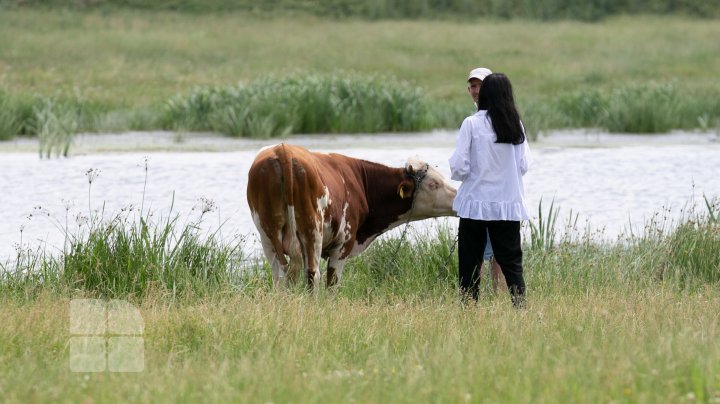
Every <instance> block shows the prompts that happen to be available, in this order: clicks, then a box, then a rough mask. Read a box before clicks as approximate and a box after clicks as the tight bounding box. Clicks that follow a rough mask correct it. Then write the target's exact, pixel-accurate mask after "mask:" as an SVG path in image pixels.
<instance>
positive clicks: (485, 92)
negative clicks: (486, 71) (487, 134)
mask: <svg viewBox="0 0 720 404" xmlns="http://www.w3.org/2000/svg"><path fill="white" fill-rule="evenodd" d="M479 110H487V112H488V118H489V119H490V122H491V123H492V127H493V130H495V134H496V135H497V141H496V143H511V144H521V143H522V142H524V141H525V133H524V132H523V127H522V124H521V123H520V113H519V112H518V111H517V108H516V107H515V98H514V97H513V91H512V84H510V79H508V78H507V76H506V75H504V74H502V73H493V74H491V75H488V76H487V77H485V79H483V82H482V88H481V90H480V98H479V99H478V111H479Z"/></svg>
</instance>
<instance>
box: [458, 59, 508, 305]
mask: <svg viewBox="0 0 720 404" xmlns="http://www.w3.org/2000/svg"><path fill="white" fill-rule="evenodd" d="M490 74H492V71H491V70H490V69H488V68H486V67H477V68H475V69H472V70H470V73H469V74H468V79H467V83H468V94H470V97H471V98H472V99H473V102H475V108H476V109H477V103H478V97H480V89H481V88H482V81H483V80H484V79H485V77H487V76H488V75H490ZM483 261H490V263H491V264H490V278H491V279H492V286H493V290H494V291H497V290H498V288H500V290H503V291H504V290H507V284H506V282H505V276H504V275H503V274H502V270H501V269H500V264H498V262H497V260H494V259H493V250H492V244H491V243H490V238H488V240H487V244H485V252H484V253H483ZM482 266H483V264H482V262H480V263H479V264H478V269H477V270H478V273H482Z"/></svg>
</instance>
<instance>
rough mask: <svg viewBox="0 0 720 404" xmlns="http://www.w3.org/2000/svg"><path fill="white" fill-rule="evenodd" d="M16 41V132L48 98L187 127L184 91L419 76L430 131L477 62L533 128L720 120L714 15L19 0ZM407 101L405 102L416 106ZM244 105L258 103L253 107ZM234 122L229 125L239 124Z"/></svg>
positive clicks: (31, 124) (129, 121) (119, 119)
mask: <svg viewBox="0 0 720 404" xmlns="http://www.w3.org/2000/svg"><path fill="white" fill-rule="evenodd" d="M679 33H681V34H679ZM0 36H1V37H3V38H12V40H10V41H3V43H2V45H1V46H0V104H3V103H4V105H5V107H4V108H3V109H4V111H6V112H4V114H0V138H8V137H12V136H13V134H14V132H24V133H31V134H37V133H39V132H40V129H38V127H42V126H43V121H42V120H41V118H38V117H37V113H36V110H42V109H43V108H44V107H43V106H44V105H46V104H47V102H48V99H51V100H53V99H59V100H60V101H57V102H56V103H57V104H63V103H66V104H69V105H70V106H69V107H65V108H60V107H59V112H57V113H56V115H58V116H60V117H61V118H60V121H63V119H62V116H66V117H67V118H66V121H69V123H67V124H64V125H62V126H65V127H68V128H69V129H60V130H59V131H60V132H62V131H63V130H65V131H92V132H105V131H122V130H129V129H141V130H148V129H158V128H167V129H174V128H178V127H181V126H182V122H178V121H177V120H176V118H175V117H176V115H173V111H172V110H170V111H168V107H167V105H168V102H169V101H170V100H171V99H173V98H175V97H176V96H179V97H180V99H183V98H189V97H190V94H191V91H193V90H194V89H209V88H223V89H232V88H233V87H234V86H237V85H238V84H241V83H244V84H252V83H257V82H258V81H259V80H268V79H274V80H277V81H280V82H281V81H282V80H283V78H284V77H287V76H288V75H291V76H293V77H300V78H302V77H305V76H308V75H315V76H320V77H343V76H348V77H352V76H356V77H360V78H361V79H360V81H361V82H362V80H363V79H362V78H363V77H377V76H380V77H383V78H384V80H386V81H387V82H388V83H395V82H397V81H402V82H406V84H407V88H409V89H410V90H407V94H408V95H409V96H411V97H414V98H417V99H419V100H420V101H421V102H424V103H427V104H429V105H430V106H431V108H430V110H429V111H428V112H427V113H426V114H424V115H423V116H420V117H419V118H418V119H419V121H418V122H420V124H417V123H416V124H415V127H416V128H420V129H423V130H426V129H427V128H429V127H446V128H448V127H449V128H453V127H457V126H458V125H459V121H460V120H461V119H462V118H463V117H464V116H465V115H466V114H467V113H468V111H469V110H470V109H472V104H470V103H469V102H468V98H467V95H466V92H465V91H466V90H465V77H466V74H467V71H468V70H469V69H470V68H472V67H474V66H477V65H485V66H489V67H491V68H493V69H495V70H496V71H502V72H505V73H506V74H508V75H509V77H510V78H511V79H512V80H513V83H514V85H515V91H516V96H517V99H518V103H519V105H520V106H521V109H522V112H523V115H524V117H525V120H526V121H527V126H528V127H529V128H530V129H531V130H533V132H537V131H539V130H544V129H548V128H564V127H588V126H597V127H601V128H605V129H606V130H609V131H613V132H665V131H667V130H671V129H695V128H699V129H705V130H708V129H711V130H712V129H714V128H716V127H717V126H718V125H719V122H720V116H719V114H720V101H718V97H717V94H718V93H719V92H720V84H718V81H717V80H716V77H715V76H716V75H715V72H717V71H720V45H718V41H716V38H717V37H720V28H719V25H718V24H716V21H714V20H698V19H687V18H683V17H614V18H610V19H606V20H604V21H602V22H598V23H583V22H573V21H556V22H537V21H525V20H511V21H499V20H490V19H487V20H478V21H477V22H469V21H447V20H437V21H432V20H423V21H409V20H402V21H387V20H383V21H375V22H373V21H364V20H352V19H351V20H342V21H337V20H324V19H319V18H317V17H312V16H296V17H293V18H290V17H283V18H277V19H269V18H259V17H257V16H251V15H246V14H241V13H227V14H222V15H220V14H198V15H195V14H184V13H173V12H140V11H128V10H117V11H114V12H105V13H104V12H102V11H94V12H78V11H62V10H54V11H38V10H32V9H19V10H15V9H10V10H6V11H3V12H2V13H0ZM351 84H352V83H351ZM279 88H280V89H278V90H276V91H274V92H273V94H271V95H272V102H273V103H274V104H275V105H277V104H278V103H282V102H283V101H282V100H283V99H291V98H293V97H294V96H297V94H285V93H283V92H282V90H281V88H282V87H281V86H280V87H279ZM404 88H405V87H404ZM415 92H417V94H416V93H415ZM320 94H322V93H320ZM325 94H327V96H328V98H330V97H332V96H333V94H332V93H325ZM34 97H35V98H34ZM401 100H404V98H401ZM400 102H401V103H402V104H400V105H394V106H393V107H392V108H396V109H397V108H406V107H407V101H400ZM238 105H239V106H240V109H243V110H244V109H250V110H251V111H252V106H253V105H252V104H242V103H240V104H238ZM68 110H70V113H68V112H67V111H68ZM7 111H12V113H9V112H7ZM340 111H341V110H340ZM261 112H262V111H260V113H261ZM253 113H255V112H253ZM13 118H14V119H13ZM236 119H237V118H236ZM38 121H41V122H39V123H38ZM428 122H429V123H428ZM23 125H24V126H23ZM225 126H228V125H225ZM229 126H230V128H231V129H227V132H226V133H232V131H233V129H232V128H233V127H234V126H233V123H232V121H231V123H230V124H229ZM380 126H381V127H382V125H380ZM390 126H391V127H392V125H390ZM375 127H376V126H373V125H371V126H369V127H363V126H358V127H356V128H351V129H350V131H354V132H355V131H367V132H373V131H375V130H377V129H374V128H375ZM191 129H192V128H191ZM199 129H213V128H199ZM403 129H405V130H413V129H412V125H409V126H408V127H407V128H401V130H403ZM220 130H226V129H223V128H221V129H220ZM296 130H298V131H300V130H302V125H299V126H298V128H297V129H296ZM328 130H332V128H331V129H328ZM415 130H417V129H415ZM276 132H282V130H277V131H276ZM275 134H281V133H275Z"/></svg>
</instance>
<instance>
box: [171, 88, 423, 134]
mask: <svg viewBox="0 0 720 404" xmlns="http://www.w3.org/2000/svg"><path fill="white" fill-rule="evenodd" d="M164 121H165V122H166V125H167V126H170V127H173V128H175V129H183V130H195V131H203V130H205V131H216V132H222V133H227V134H229V135H232V136H239V137H263V138H265V137H278V136H280V137H282V136H286V135H288V134H290V133H358V132H369V133H375V132H396V131H417V130H427V129H430V128H431V127H432V126H431V122H432V118H431V112H430V108H429V100H427V99H426V98H425V97H424V96H423V95H422V94H421V93H420V91H418V90H417V89H415V88H412V87H410V86H409V84H407V83H403V82H400V81H397V80H395V79H386V78H380V77H364V76H358V75H354V74H348V75H343V76H339V75H329V76H318V75H309V76H293V77H283V78H274V77H268V78H263V79H260V80H257V81H254V82H251V83H249V84H248V85H240V86H237V87H225V88H198V89H196V90H194V91H192V92H191V93H190V94H189V95H187V96H177V97H175V98H173V99H171V100H170V101H169V102H168V103H167V108H166V113H165V118H164Z"/></svg>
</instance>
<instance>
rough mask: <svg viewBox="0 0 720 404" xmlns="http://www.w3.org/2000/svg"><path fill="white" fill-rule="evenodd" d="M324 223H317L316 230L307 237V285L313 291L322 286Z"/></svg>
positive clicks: (305, 245)
mask: <svg viewBox="0 0 720 404" xmlns="http://www.w3.org/2000/svg"><path fill="white" fill-rule="evenodd" d="M321 229H322V221H321V220H320V218H318V220H317V221H316V225H315V228H314V229H312V230H311V231H310V232H308V233H307V234H306V235H305V240H304V242H303V245H304V247H305V259H306V261H305V269H306V270H307V285H308V288H309V289H310V290H313V288H315V287H316V286H318V285H319V284H320V276H321V274H320V257H321V253H322V241H323V236H322V231H321Z"/></svg>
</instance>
